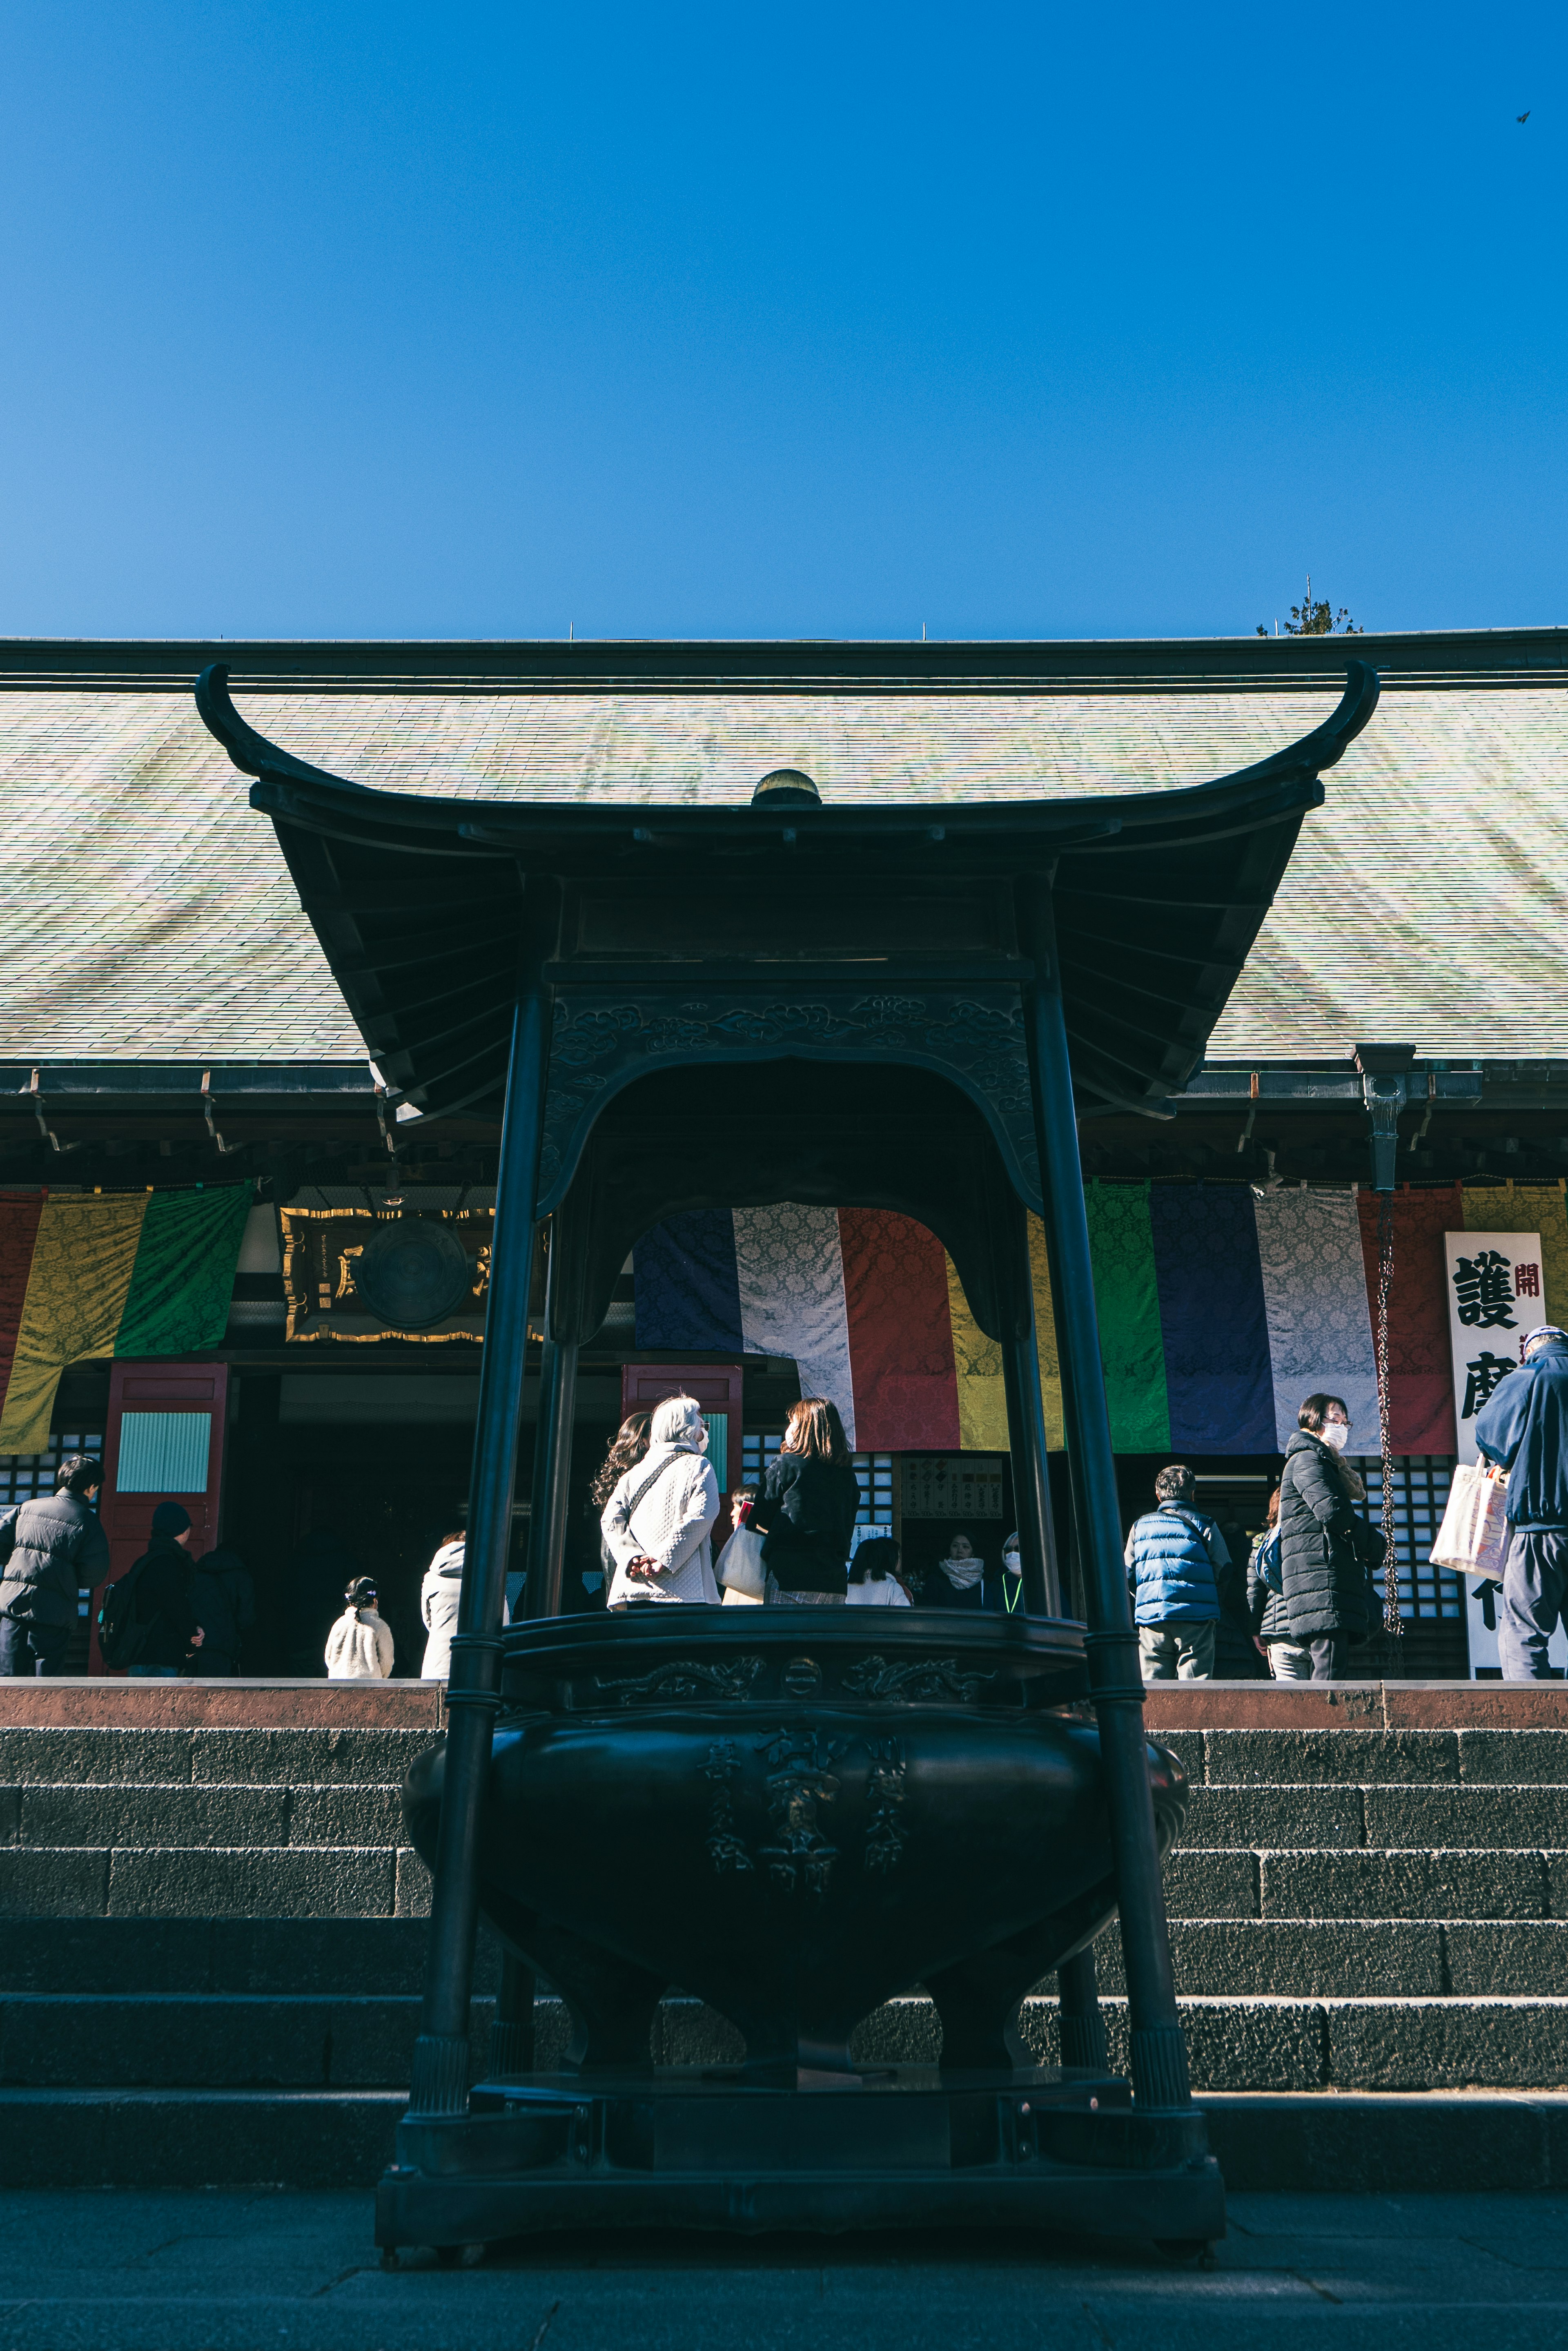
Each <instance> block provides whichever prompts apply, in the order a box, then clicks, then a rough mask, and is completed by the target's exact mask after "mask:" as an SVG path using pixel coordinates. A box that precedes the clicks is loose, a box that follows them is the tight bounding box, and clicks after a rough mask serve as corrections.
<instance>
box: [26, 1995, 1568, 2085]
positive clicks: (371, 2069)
mask: <svg viewBox="0 0 1568 2351" xmlns="http://www.w3.org/2000/svg"><path fill="white" fill-rule="evenodd" d="M1103 2006H1104V2012H1105V2018H1106V2040H1107V2043H1108V2048H1109V2054H1110V2061H1111V2064H1112V2065H1113V2066H1114V2067H1116V2070H1117V2071H1118V2072H1125V2071H1126V2070H1127V2064H1128V2036H1127V2004H1126V2002H1125V2001H1122V2000H1120V1999H1107V2000H1106V2001H1105V2002H1104V2003H1103ZM419 2009H420V2004H419V2001H418V2000H417V1999H415V1998H413V1997H411V1996H404V1997H401V1998H384V1997H374V1996H359V1997H352V1996H342V1995H339V1996H333V1997H306V1996H298V1995H296V1996H281V1997H280V1996H254V1995H244V1994H239V1993H207V1994H197V1995H190V1994H183V1993H165V1994H155V1995H147V1994H135V1995H127V1994H117V1995H116V1994H111V1995H108V1996H104V1995H95V1994H91V1993H63V1994H62V1993H50V1994H44V1995H23V1996H18V1997H11V1998H6V1999H5V2000H0V2082H4V2083H5V2084H6V2085H10V2086H12V2087H28V2088H57V2089H75V2088H80V2087H84V2086H91V2087H94V2088H98V2089H102V2090H112V2089H132V2088H154V2089H158V2088H189V2089H198V2088H199V2089H226V2088H234V2089H263V2088H280V2089H317V2088H321V2089H325V2088H331V2089H338V2088H348V2089H368V2088H388V2089H399V2088H402V2087H404V2086H405V2085H406V2084H407V2082H408V2079H409V2067H410V2060H411V2056H412V2052H413V2044H414V2036H415V2034H416V2033H417V2032H418V2030H419ZM1180 2009H1181V2016H1182V2022H1183V2024H1184V2026H1185V2029H1186V2034H1187V2047H1188V2061H1189V2067H1190V2070H1191V2075H1192V2081H1193V2085H1194V2087H1195V2088H1198V2089H1205V2090H1248V2091H1254V2090H1327V2089H1335V2090H1360V2089H1379V2090H1430V2089H1471V2088H1485V2089H1543V2088H1556V2087H1560V2086H1562V2085H1568V1997H1564V1998H1559V1999H1522V1998H1521V1999H1499V1998H1490V1999H1468V1998H1457V1997H1449V1998H1437V1999H1428V2000H1398V1999H1364V2000H1317V2001H1312V2000H1292V1999H1285V1998H1278V1997H1275V1998H1258V1999H1236V1998H1225V1999H1222V2000H1215V1999H1198V2000H1194V1999H1190V1998H1184V1999H1183V2000H1182V2001H1181V2002H1180ZM491 2012H492V2003H491V2001H489V2000H487V1999H485V2000H478V2001H474V2002H473V2005H472V2019H473V2044H472V2067H473V2070H474V2071H475V2072H476V2073H477V2072H478V2071H479V2070H481V2069H482V2068H483V2064H484V2062H485V2053H486V2048H487V2041H486V2034H487V2030H488V2026H489V2022H490V2017H491ZM1019 2027H1020V2031H1021V2033H1022V2035H1023V2040H1024V2042H1025V2043H1026V2045H1027V2046H1028V2048H1029V2050H1030V2052H1031V2053H1032V2055H1033V2058H1034V2060H1035V2062H1036V2063H1037V2064H1044V2065H1054V2064H1058V2063H1059V2062H1060V2053H1059V2047H1060V2044H1059V2038H1058V2032H1057V2011H1056V2002H1055V2001H1054V1999H1050V1998H1038V1997H1037V1998H1032V1999H1030V2000H1028V2001H1025V2002H1024V2003H1023V2008H1022V2010H1021V2011H1020V2016H1019ZM535 2033H536V2052H537V2053H536V2060H535V2062H536V2063H537V2064H538V2065H539V2066H540V2067H541V2068H545V2069H547V2068H549V2067H550V2066H552V2065H553V2064H556V2063H558V2062H559V2059H560V2057H561V2054H562V2053H563V2052H564V2050H565V2046H566V2037H567V2020H566V2011H565V2009H564V2008H563V2006H562V2003H561V2002H560V2001H558V2000H555V1999H542V2000H540V2001H537V2002H536V2004H535ZM852 2045H853V2048H854V2053H855V2055H856V2057H857V2060H858V2061H859V2062H860V2063H862V2064H935V2063H936V2062H937V2060H938V2059H939V2058H940V2053H941V2036H940V2027H939V2025H938V2022H937V2016H936V2011H935V2010H934V2008H933V2007H932V2006H931V2003H930V2002H929V2001H928V2000H925V1999H923V1998H920V1997H918V1996H912V1997H910V1998H908V1999H904V2000H898V2001H889V2002H888V2004H887V2006H886V2007H884V2008H881V2009H878V2010H877V2011H875V2013H874V2014H872V2015H871V2016H869V2017H867V2018H866V2019H865V2021H864V2022H862V2024H861V2025H860V2026H859V2027H858V2028H857V2032H856V2034H855V2036H854V2041H853V2044H852ZM743 2053H744V2051H743V2044H742V2041H741V2038H740V2036H739V2034H738V2033H737V2032H735V2030H734V2028H733V2026H732V2025H731V2024H729V2023H728V2022H726V2021H725V2020H724V2019H723V2018H722V2017H721V2016H719V2015H717V2014H716V2013H715V2012H714V2011H712V2010H711V2009H709V2008H707V2007H705V2006H704V2005H703V2004H702V2002H701V2001H693V2000H684V1999H680V1998H676V1999H672V2000H669V2001H665V2002H664V2003H663V2004H662V2006H661V2008H660V2009H659V2013H658V2017H657V2019H656V2022H655V2027H654V2032H653V2036H652V2049H651V2054H652V2056H653V2058H654V2061H655V2063H656V2064H680V2065H719V2064H733V2063H735V2062H736V2061H737V2060H738V2059H739V2058H740V2057H741V2056H742V2055H743Z"/></svg>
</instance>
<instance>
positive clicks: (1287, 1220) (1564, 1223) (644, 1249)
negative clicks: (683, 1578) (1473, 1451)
mask: <svg viewBox="0 0 1568 2351" xmlns="http://www.w3.org/2000/svg"><path fill="white" fill-rule="evenodd" d="M1563 1198H1564V1196H1563V1186H1561V1185H1528V1186H1527V1185H1519V1186H1515V1187H1511V1191H1510V1194H1509V1196H1508V1208H1509V1209H1510V1210H1511V1212H1512V1216H1513V1219H1514V1221H1515V1222H1516V1223H1518V1224H1521V1225H1522V1224H1525V1223H1527V1222H1528V1223H1529V1224H1531V1225H1532V1226H1533V1227H1535V1228H1538V1229H1539V1231H1540V1234H1541V1242H1542V1286H1543V1291H1544V1296H1543V1301H1542V1312H1541V1314H1539V1315H1538V1316H1536V1318H1535V1319H1536V1320H1538V1321H1543V1320H1546V1319H1547V1318H1548V1317H1550V1319H1552V1320H1553V1321H1556V1322H1564V1323H1568V1215H1565V1213H1564V1206H1563ZM1085 1199H1086V1206H1087V1212H1088V1223H1089V1245H1090V1253H1091V1259H1092V1263H1093V1269H1094V1277H1095V1295H1096V1305H1097V1308H1098V1312H1099V1322H1100V1352H1101V1357H1102V1363H1103V1368H1104V1372H1105V1378H1106V1395H1107V1398H1108V1401H1109V1405H1110V1416H1111V1434H1112V1441H1113V1443H1114V1444H1115V1446H1116V1450H1117V1451H1118V1452H1119V1453H1154V1454H1165V1455H1168V1456H1169V1457H1171V1458H1180V1457H1181V1456H1182V1455H1184V1454H1189V1453H1191V1454H1209V1455H1213V1454H1240V1455H1251V1456H1256V1455H1260V1454H1261V1455H1269V1454H1273V1453H1280V1452H1282V1451H1283V1450H1284V1447H1285V1446H1286V1445H1287V1444H1288V1443H1289V1441H1290V1437H1291V1434H1292V1432H1293V1430H1294V1428H1295V1426H1296V1413H1297V1408H1298V1406H1299V1405H1301V1403H1302V1401H1303V1398H1304V1397H1306V1396H1309V1395H1313V1394H1314V1393H1317V1392H1320V1391H1324V1390H1326V1391H1327V1392H1328V1393H1329V1394H1331V1395H1340V1396H1343V1397H1344V1398H1345V1404H1346V1406H1347V1408H1348V1410H1349V1413H1350V1418H1351V1426H1352V1437H1351V1449H1352V1450H1353V1451H1355V1452H1361V1453H1376V1451H1377V1450H1378V1445H1379V1434H1378V1409H1377V1374H1376V1350H1375V1338H1374V1319H1375V1311H1376V1295H1377V1255H1378V1215H1379V1211H1378V1200H1377V1196H1376V1193H1372V1192H1366V1191H1357V1190H1356V1189H1355V1187H1354V1186H1350V1185H1345V1186H1318V1187H1314V1188H1313V1189H1310V1190H1309V1189H1308V1188H1307V1187H1306V1186H1284V1187H1281V1188H1279V1189H1276V1190H1273V1191H1266V1190H1254V1189H1253V1188H1252V1187H1251V1186H1250V1185H1246V1184H1202V1183H1199V1184H1175V1183H1169V1184H1162V1183H1155V1184H1147V1183H1144V1184H1104V1183H1092V1184H1090V1185H1089V1186H1087V1189H1086V1194H1085ZM1503 1200H1504V1193H1503V1188H1502V1186H1499V1185H1490V1186H1468V1185H1467V1186H1465V1187H1464V1189H1463V1196H1462V1199H1461V1193H1460V1187H1459V1186H1457V1185H1434V1186H1431V1187H1430V1188H1428V1189H1426V1190H1422V1191H1410V1190H1401V1191H1399V1192H1397V1193H1395V1194H1394V1195H1392V1196H1391V1203H1390V1206H1391V1213H1392V1218H1393V1234H1394V1280H1393V1286H1392V1290H1391V1294H1390V1312H1389V1332H1388V1362H1389V1373H1390V1380H1389V1407H1390V1435H1391V1439H1392V1449H1393V1451H1394V1452H1396V1453H1400V1454H1419V1453H1434V1454H1452V1453H1453V1451H1454V1449H1455V1420H1454V1397H1453V1390H1452V1384H1451V1383H1452V1373H1451V1355H1450V1350H1449V1320H1448V1305H1447V1299H1446V1283H1445V1273H1444V1265H1443V1235H1444V1233H1445V1232H1451V1231H1454V1230H1457V1229H1459V1228H1460V1227H1461V1226H1463V1225H1465V1224H1470V1225H1474V1224H1476V1223H1477V1222H1478V1221H1479V1222H1480V1223H1481V1224H1482V1225H1484V1226H1486V1227H1490V1226H1492V1225H1494V1224H1498V1223H1501V1222H1502V1221H1503V1220H1504V1217H1503V1216H1502V1215H1500V1210H1501V1207H1502V1203H1503ZM1029 1224H1030V1234H1029V1241H1030V1261H1031V1267H1032V1270H1033V1278H1034V1314H1035V1331H1036V1336H1037V1339H1038V1343H1039V1350H1040V1378H1041V1388H1042V1392H1043V1395H1044V1410H1045V1435H1046V1443H1047V1444H1048V1445H1049V1446H1051V1447H1053V1448H1054V1449H1060V1447H1061V1446H1062V1444H1063V1441H1064V1437H1063V1426H1062V1389H1061V1380H1060V1376H1059V1372H1058V1366H1057V1360H1056V1334H1055V1325H1054V1320H1053V1316H1052V1309H1051V1282H1050V1270H1049V1267H1048V1265H1047V1263H1046V1258H1045V1244H1044V1230H1043V1228H1042V1227H1041V1225H1040V1223H1039V1220H1038V1219H1037V1218H1035V1217H1031V1218H1030V1220H1029ZM633 1263H634V1270H635V1272H636V1277H637V1343H638V1345H639V1347H640V1348H648V1349H650V1350H652V1349H656V1350H658V1351H659V1352H660V1353H677V1354H678V1353H685V1352H691V1351H693V1350H695V1351H698V1352H701V1353H708V1352H724V1351H729V1350H738V1351H740V1352H743V1353H753V1354H766V1355H793V1356H794V1358H795V1361H796V1362H797V1363H798V1364H799V1365H800V1373H801V1382H802V1386H803V1390H804V1392H805V1393H806V1394H808V1395H811V1394H815V1395H830V1396H832V1397H833V1399H834V1401H835V1402H836V1404H837V1405H838V1408H839V1411H840V1413H841V1414H842V1415H843V1417H844V1425H845V1427H846V1431H848V1432H849V1433H850V1434H851V1435H852V1437H853V1438H854V1441H855V1443H856V1445H857V1447H858V1448H859V1449H861V1450H862V1451H866V1452H871V1451H877V1452H884V1451H885V1452H931V1453H950V1452H956V1451H966V1452H978V1451H988V1450H995V1449H997V1448H998V1447H1005V1445H1006V1442H1007V1416H1006V1404H1005V1391H1004V1387H1003V1382H1002V1351H1001V1349H1000V1347H998V1346H997V1345H995V1344H994V1343H993V1342H992V1341H990V1340H988V1339H987V1338H986V1337H985V1335H984V1333H983V1332H981V1330H980V1329H979V1327H978V1325H977V1324H976V1323H975V1321H974V1318H973V1316H972V1314H971V1312H970V1311H969V1306H968V1301H966V1300H965V1298H964V1295H963V1290H962V1286H961V1283H960V1281H959V1279H958V1274H957V1271H956V1269H955V1268H954V1266H953V1264H952V1261H951V1259H949V1258H948V1256H947V1255H946V1252H945V1251H944V1250H943V1249H942V1247H941V1244H940V1241H938V1240H937V1239H936V1238H935V1237H934V1235H932V1234H930V1233H929V1232H927V1231H926V1230H925V1228H924V1227H922V1226H919V1225H917V1224H914V1223H912V1222H911V1221H910V1219H909V1218H908V1217H896V1216H892V1215H889V1214H885V1213H883V1212H881V1211H878V1210H873V1209H864V1208H841V1209H838V1210H836V1211H835V1210H834V1209H831V1208H816V1207H794V1206H788V1205H786V1206H784V1207H776V1208H750V1209H743V1210H741V1209H738V1210H736V1211H735V1212H734V1214H733V1215H732V1216H731V1215H729V1214H726V1213H725V1212H723V1211H722V1210H713V1209H707V1210H702V1211H701V1212H694V1213H692V1214H691V1215H689V1216H683V1217H672V1218H671V1219H670V1221H669V1223H668V1224H665V1225H661V1226H659V1227H657V1228H655V1230H654V1231H652V1232H650V1233H648V1234H645V1235H644V1237H643V1238H642V1239H641V1240H640V1241H639V1243H638V1245H637V1249H636V1251H635V1252H634V1259H633Z"/></svg>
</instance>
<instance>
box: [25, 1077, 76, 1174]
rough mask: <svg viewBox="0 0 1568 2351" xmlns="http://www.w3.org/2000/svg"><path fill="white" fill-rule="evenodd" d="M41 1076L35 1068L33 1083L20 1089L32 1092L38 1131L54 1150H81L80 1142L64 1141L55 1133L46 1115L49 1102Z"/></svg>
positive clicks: (62, 1151) (64, 1151) (62, 1152)
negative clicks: (45, 1097)
mask: <svg viewBox="0 0 1568 2351" xmlns="http://www.w3.org/2000/svg"><path fill="white" fill-rule="evenodd" d="M39 1076H40V1072H39V1071H37V1070H35V1071H34V1072H33V1079H32V1083H31V1084H30V1085H26V1086H23V1087H20V1088H19V1089H18V1091H19V1092H22V1093H26V1094H30V1095H31V1096H32V1101H33V1116H34V1117H35V1118H36V1120H37V1122H38V1133H39V1134H41V1135H42V1136H43V1138H44V1141H45V1142H46V1143H47V1144H49V1146H50V1148H51V1149H52V1150H55V1151H57V1152H60V1153H61V1154H62V1155H63V1154H64V1153H66V1152H67V1151H79V1150H80V1149H81V1144H79V1143H62V1142H61V1141H60V1138H59V1136H58V1135H57V1134H56V1133H55V1130H54V1128H53V1127H52V1126H51V1125H50V1124H49V1122H48V1120H47V1118H46V1117H45V1115H44V1113H45V1111H46V1109H47V1103H46V1102H45V1100H44V1096H43V1093H42V1092H41V1091H40V1088H39V1085H38V1079H39Z"/></svg>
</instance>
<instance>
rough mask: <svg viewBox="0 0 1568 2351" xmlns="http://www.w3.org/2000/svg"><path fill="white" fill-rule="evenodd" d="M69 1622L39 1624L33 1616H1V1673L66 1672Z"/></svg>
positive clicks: (69, 1632)
mask: <svg viewBox="0 0 1568 2351" xmlns="http://www.w3.org/2000/svg"><path fill="white" fill-rule="evenodd" d="M70 1637H71V1628H70V1626H69V1625H36V1624H35V1623H34V1622H33V1619H32V1618H31V1617H30V1616H0V1674H10V1675H17V1674H26V1675H28V1676H32V1675H35V1674H63V1673H64V1672H65V1669H66V1651H67V1647H68V1646H69V1645H70Z"/></svg>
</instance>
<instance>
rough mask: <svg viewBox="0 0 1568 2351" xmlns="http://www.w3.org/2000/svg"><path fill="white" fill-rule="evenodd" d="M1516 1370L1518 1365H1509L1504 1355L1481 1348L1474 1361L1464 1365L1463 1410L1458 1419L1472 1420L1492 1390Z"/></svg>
mask: <svg viewBox="0 0 1568 2351" xmlns="http://www.w3.org/2000/svg"><path fill="white" fill-rule="evenodd" d="M1518 1369H1519V1365H1518V1364H1512V1363H1510V1361H1509V1359H1508V1357H1507V1356H1506V1355H1494V1354H1493V1353H1492V1352H1491V1349H1490V1347H1483V1348H1482V1350H1481V1352H1480V1354H1479V1355H1478V1356H1477V1357H1476V1358H1475V1361H1474V1362H1473V1363H1469V1364H1466V1365H1465V1372H1466V1375H1467V1376H1466V1379H1465V1408H1464V1410H1463V1412H1461V1413H1460V1415H1459V1418H1460V1419H1461V1420H1473V1419H1474V1418H1475V1416H1476V1415H1477V1413H1478V1412H1480V1408H1481V1406H1482V1405H1483V1404H1485V1402H1486V1400H1487V1398H1488V1396H1490V1395H1491V1393H1492V1391H1493V1389H1494V1388H1497V1387H1501V1384H1502V1383H1503V1381H1504V1380H1506V1379H1507V1377H1508V1375H1509V1374H1510V1372H1516V1371H1517V1370H1518Z"/></svg>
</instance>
